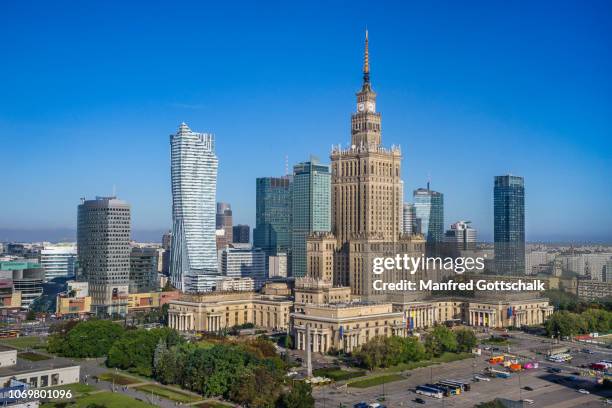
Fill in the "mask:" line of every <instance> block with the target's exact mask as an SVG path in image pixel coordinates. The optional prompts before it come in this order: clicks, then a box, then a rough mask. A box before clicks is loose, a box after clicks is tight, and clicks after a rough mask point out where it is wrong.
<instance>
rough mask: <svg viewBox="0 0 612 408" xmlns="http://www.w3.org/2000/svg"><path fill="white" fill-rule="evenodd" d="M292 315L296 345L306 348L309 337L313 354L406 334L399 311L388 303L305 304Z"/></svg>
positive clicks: (348, 349)
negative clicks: (378, 338) (395, 310)
mask: <svg viewBox="0 0 612 408" xmlns="http://www.w3.org/2000/svg"><path fill="white" fill-rule="evenodd" d="M292 317H293V320H294V322H293V335H294V336H295V344H296V348H297V349H298V350H306V347H307V343H308V341H307V339H308V337H310V343H311V345H312V350H313V351H314V352H315V353H316V352H320V353H325V352H328V351H330V350H342V351H345V352H351V351H353V350H355V349H356V348H358V347H359V346H361V345H362V344H364V343H366V342H368V341H369V340H370V339H372V338H374V337H376V336H384V337H389V336H401V337H404V336H405V335H406V328H405V325H404V323H403V314H402V313H401V312H394V311H393V305H392V304H391V303H369V302H350V303H330V304H305V305H304V306H302V307H301V308H300V311H296V312H294V313H292ZM308 332H310V333H308Z"/></svg>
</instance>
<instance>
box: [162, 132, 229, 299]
mask: <svg viewBox="0 0 612 408" xmlns="http://www.w3.org/2000/svg"><path fill="white" fill-rule="evenodd" d="M170 147H171V166H172V167H171V176H172V177H171V178H172V253H171V256H170V280H171V282H172V285H173V286H174V287H175V288H177V289H180V290H183V291H185V292H204V291H209V290H212V289H213V288H214V287H215V284H216V281H217V279H218V278H219V272H218V269H217V249H216V242H215V221H216V220H215V195H216V190H217V167H218V161H217V156H215V145H214V137H213V135H212V134H209V133H195V132H192V131H191V129H189V127H188V126H187V125H186V124H185V123H182V124H181V125H180V127H179V129H178V132H177V133H176V134H175V135H171V136H170Z"/></svg>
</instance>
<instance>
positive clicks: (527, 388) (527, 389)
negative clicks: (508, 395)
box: [523, 386, 533, 391]
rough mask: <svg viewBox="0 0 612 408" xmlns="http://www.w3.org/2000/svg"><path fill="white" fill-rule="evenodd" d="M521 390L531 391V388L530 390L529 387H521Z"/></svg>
mask: <svg viewBox="0 0 612 408" xmlns="http://www.w3.org/2000/svg"><path fill="white" fill-rule="evenodd" d="M523 389H524V390H525V391H533V388H531V387H530V386H526V387H523Z"/></svg>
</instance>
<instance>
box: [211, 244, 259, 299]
mask: <svg viewBox="0 0 612 408" xmlns="http://www.w3.org/2000/svg"><path fill="white" fill-rule="evenodd" d="M221 272H222V274H223V277H224V278H252V279H253V281H254V282H255V289H260V288H261V287H262V286H263V284H264V283H265V281H266V254H265V253H264V251H263V250H261V249H259V248H254V249H243V248H225V249H224V250H223V252H222V253H221Z"/></svg>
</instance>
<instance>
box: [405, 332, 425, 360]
mask: <svg viewBox="0 0 612 408" xmlns="http://www.w3.org/2000/svg"><path fill="white" fill-rule="evenodd" d="M402 343H403V344H402V352H401V360H402V362H404V363H409V362H412V361H420V360H423V359H424V358H425V357H426V355H427V352H426V351H425V346H423V343H421V342H420V341H419V339H418V338H416V337H414V336H409V337H405V338H403V339H402Z"/></svg>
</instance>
